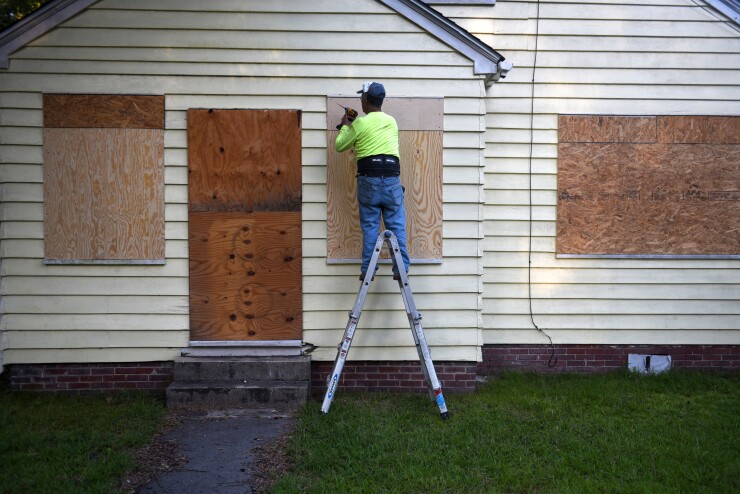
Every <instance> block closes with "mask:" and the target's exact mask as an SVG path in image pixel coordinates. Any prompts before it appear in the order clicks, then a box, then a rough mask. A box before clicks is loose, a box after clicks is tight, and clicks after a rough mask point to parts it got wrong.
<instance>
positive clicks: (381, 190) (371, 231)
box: [357, 176, 410, 273]
mask: <svg viewBox="0 0 740 494" xmlns="http://www.w3.org/2000/svg"><path fill="white" fill-rule="evenodd" d="M357 202H358V203H359V204H360V227H361V228H362V272H363V273H364V272H366V271H367V266H368V264H369V263H370V257H372V255H373V249H374V248H375V242H376V241H377V240H378V234H379V233H380V216H381V214H382V215H383V222H384V223H385V227H386V229H388V230H390V231H392V232H393V234H394V235H395V236H396V238H397V239H398V247H399V248H400V250H401V258H402V259H403V265H404V268H405V269H406V272H407V273H408V271H409V264H410V261H409V255H408V252H407V251H406V210H405V209H404V207H403V187H401V179H400V178H399V177H363V176H359V177H357Z"/></svg>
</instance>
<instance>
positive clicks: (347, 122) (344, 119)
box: [342, 113, 352, 127]
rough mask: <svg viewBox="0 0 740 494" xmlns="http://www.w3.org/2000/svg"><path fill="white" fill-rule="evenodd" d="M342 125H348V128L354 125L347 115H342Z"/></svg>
mask: <svg viewBox="0 0 740 494" xmlns="http://www.w3.org/2000/svg"><path fill="white" fill-rule="evenodd" d="M342 125H346V126H347V127H349V126H350V125H352V121H351V120H350V119H349V117H348V116H347V114H346V113H345V114H344V115H342Z"/></svg>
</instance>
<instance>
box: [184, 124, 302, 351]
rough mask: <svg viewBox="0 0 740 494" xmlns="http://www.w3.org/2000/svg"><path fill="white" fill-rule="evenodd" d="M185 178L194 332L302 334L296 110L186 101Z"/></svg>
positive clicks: (204, 335) (210, 335) (230, 336)
mask: <svg viewBox="0 0 740 494" xmlns="http://www.w3.org/2000/svg"><path fill="white" fill-rule="evenodd" d="M188 177H189V181H188V192H189V217H188V229H189V240H190V242H189V244H190V332H191V339H192V340H204V341H224V340H230V341H242V340H244V341H246V340H260V341H265V340H295V339H301V338H302V321H303V317H302V279H301V268H302V259H301V241H302V236H301V212H300V209H301V112H300V111H292V110H195V109H191V110H189V111H188Z"/></svg>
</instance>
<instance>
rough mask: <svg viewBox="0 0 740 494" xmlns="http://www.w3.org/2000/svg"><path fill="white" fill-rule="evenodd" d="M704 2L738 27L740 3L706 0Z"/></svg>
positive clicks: (727, 0)
mask: <svg viewBox="0 0 740 494" xmlns="http://www.w3.org/2000/svg"><path fill="white" fill-rule="evenodd" d="M706 2H707V4H708V5H709V6H710V7H712V8H713V9H714V10H716V11H718V12H719V13H721V14H722V15H724V16H725V17H727V18H728V19H730V20H731V21H733V22H734V23H735V24H738V25H740V2H737V0H706Z"/></svg>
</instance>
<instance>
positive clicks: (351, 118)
mask: <svg viewBox="0 0 740 494" xmlns="http://www.w3.org/2000/svg"><path fill="white" fill-rule="evenodd" d="M337 105H339V103H337ZM339 106H342V105H339ZM342 108H344V114H345V115H347V118H348V119H349V121H350V122H352V121H354V119H355V118H357V115H359V113H357V110H353V109H352V108H348V107H346V106H342ZM341 128H342V124H339V125H337V130H339V129H341Z"/></svg>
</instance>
